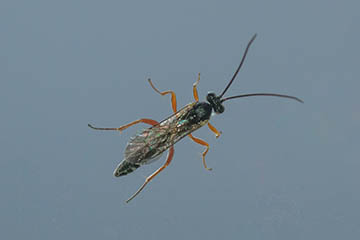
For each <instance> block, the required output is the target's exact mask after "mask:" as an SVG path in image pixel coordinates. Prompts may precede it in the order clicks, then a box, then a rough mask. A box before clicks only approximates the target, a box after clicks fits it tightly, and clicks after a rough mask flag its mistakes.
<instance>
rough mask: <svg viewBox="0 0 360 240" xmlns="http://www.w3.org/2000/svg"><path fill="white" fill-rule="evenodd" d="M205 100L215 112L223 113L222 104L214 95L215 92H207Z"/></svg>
mask: <svg viewBox="0 0 360 240" xmlns="http://www.w3.org/2000/svg"><path fill="white" fill-rule="evenodd" d="M206 100H207V101H208V102H209V103H210V105H211V107H212V108H213V109H214V112H215V113H223V112H224V111H225V108H224V106H223V105H222V103H221V100H220V97H218V96H216V94H215V93H212V92H210V93H208V95H207V96H206Z"/></svg>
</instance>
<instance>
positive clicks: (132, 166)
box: [114, 160, 140, 177]
mask: <svg viewBox="0 0 360 240" xmlns="http://www.w3.org/2000/svg"><path fill="white" fill-rule="evenodd" d="M138 167H140V164H137V163H131V162H129V161H126V160H124V161H122V162H121V163H120V164H119V165H118V166H117V167H116V169H115V171H114V176H115V177H120V176H124V175H126V174H129V173H131V172H133V171H135V170H136V169H137V168H138Z"/></svg>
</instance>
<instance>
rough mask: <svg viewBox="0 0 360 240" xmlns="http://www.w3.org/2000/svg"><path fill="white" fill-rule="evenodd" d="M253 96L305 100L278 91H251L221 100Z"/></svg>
mask: <svg viewBox="0 0 360 240" xmlns="http://www.w3.org/2000/svg"><path fill="white" fill-rule="evenodd" d="M252 96H273V97H282V98H290V99H293V100H296V101H298V102H301V103H304V102H303V100H301V99H300V98H297V97H293V96H289V95H283V94H277V93H249V94H242V95H237V96H232V97H227V98H223V99H221V100H220V101H221V102H225V101H227V100H230V99H234V98H242V97H252Z"/></svg>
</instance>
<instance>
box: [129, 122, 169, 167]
mask: <svg viewBox="0 0 360 240" xmlns="http://www.w3.org/2000/svg"><path fill="white" fill-rule="evenodd" d="M168 129H169V126H160V125H156V126H154V127H152V128H147V129H144V130H143V131H142V132H141V133H139V134H137V135H135V136H134V137H132V138H131V139H130V141H129V142H128V144H127V146H126V149H125V153H124V155H125V160H126V161H128V162H131V163H135V164H140V165H142V164H149V163H151V162H154V161H155V160H157V159H159V158H160V156H161V153H162V152H164V151H165V150H166V148H164V146H165V145H166V143H167V141H168V135H169V134H168ZM169 146H170V145H169Z"/></svg>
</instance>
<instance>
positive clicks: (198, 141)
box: [188, 133, 212, 171]
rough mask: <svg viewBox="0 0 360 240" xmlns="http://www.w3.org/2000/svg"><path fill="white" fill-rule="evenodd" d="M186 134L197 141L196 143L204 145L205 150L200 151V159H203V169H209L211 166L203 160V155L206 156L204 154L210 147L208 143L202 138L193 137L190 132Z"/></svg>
mask: <svg viewBox="0 0 360 240" xmlns="http://www.w3.org/2000/svg"><path fill="white" fill-rule="evenodd" d="M188 136H189V137H190V138H191V140H193V141H194V142H196V143H198V144H200V145H202V146H205V147H206V150H205V151H204V152H203V153H202V161H203V164H204V167H205V169H206V170H209V171H211V170H212V168H208V167H207V165H206V161H205V156H206V154H207V153H208V151H209V148H210V146H209V144H208V143H207V142H205V141H204V140H202V139H200V138H196V137H194V136H193V135H192V134H191V133H190V134H189V135H188Z"/></svg>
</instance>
